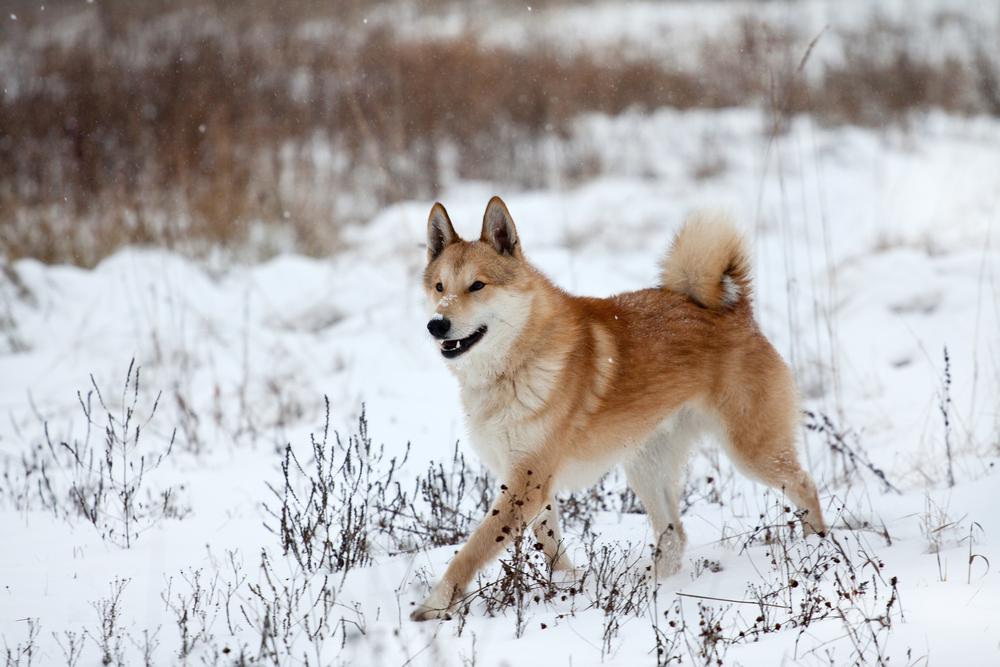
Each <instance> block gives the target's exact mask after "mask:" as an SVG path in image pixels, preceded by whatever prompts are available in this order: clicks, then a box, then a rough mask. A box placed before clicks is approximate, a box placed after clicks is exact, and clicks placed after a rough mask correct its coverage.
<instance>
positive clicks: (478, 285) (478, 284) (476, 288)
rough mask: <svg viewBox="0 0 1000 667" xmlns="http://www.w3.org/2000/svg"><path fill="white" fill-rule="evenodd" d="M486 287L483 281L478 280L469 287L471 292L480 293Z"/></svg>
mask: <svg viewBox="0 0 1000 667" xmlns="http://www.w3.org/2000/svg"><path fill="white" fill-rule="evenodd" d="M484 287H486V284H485V283H483V281H481V280H477V281H476V282H474V283H472V284H471V285H469V291H470V292H478V291H479V290H481V289H483V288H484Z"/></svg>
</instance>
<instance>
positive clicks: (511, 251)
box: [479, 197, 521, 257]
mask: <svg viewBox="0 0 1000 667" xmlns="http://www.w3.org/2000/svg"><path fill="white" fill-rule="evenodd" d="M479 240H480V241H483V242H484V243H489V244H490V245H491V246H493V248H494V249H495V250H496V251H497V252H498V253H500V254H501V255H505V254H506V255H510V256H511V257H520V256H521V244H520V243H519V242H518V238H517V228H516V227H514V219H513V218H511V217H510V211H508V210H507V205H506V204H504V203H503V200H502V199H500V197H494V198H493V199H491V200H490V203H489V204H487V205H486V213H484V214H483V231H482V234H480V236H479Z"/></svg>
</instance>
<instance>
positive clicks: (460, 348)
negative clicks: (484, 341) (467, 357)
mask: <svg viewBox="0 0 1000 667" xmlns="http://www.w3.org/2000/svg"><path fill="white" fill-rule="evenodd" d="M485 335H486V327H479V328H478V329H476V330H475V331H473V332H472V333H471V334H469V335H468V336H466V337H465V338H453V339H448V340H443V341H441V354H443V355H444V357H445V358H446V359H454V358H455V357H457V356H458V355H460V354H465V353H466V352H468V351H469V348H470V347H472V346H473V345H475V344H476V343H478V342H479V339H480V338H482V337H483V336H485Z"/></svg>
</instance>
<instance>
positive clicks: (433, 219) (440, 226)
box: [427, 203, 460, 263]
mask: <svg viewBox="0 0 1000 667" xmlns="http://www.w3.org/2000/svg"><path fill="white" fill-rule="evenodd" d="M458 240H460V239H459V237H458V234H456V233H455V228H454V227H452V226H451V218H449V217H448V211H446V210H444V206H442V205H441V204H440V203H437V204H434V206H433V207H432V208H431V214H430V215H429V216H428V217H427V261H428V263H429V262H433V261H434V259H435V258H436V257H437V256H438V255H440V254H441V251H442V250H444V249H445V248H447V247H448V246H450V245H451V244H452V243H455V242H456V241H458Z"/></svg>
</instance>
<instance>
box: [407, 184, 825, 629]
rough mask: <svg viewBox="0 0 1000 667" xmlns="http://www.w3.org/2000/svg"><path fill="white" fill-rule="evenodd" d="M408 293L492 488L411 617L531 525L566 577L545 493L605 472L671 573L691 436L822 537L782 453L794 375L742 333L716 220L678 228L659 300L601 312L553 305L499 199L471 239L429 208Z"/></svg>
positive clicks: (725, 228) (738, 284) (742, 252)
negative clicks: (777, 496)
mask: <svg viewBox="0 0 1000 667" xmlns="http://www.w3.org/2000/svg"><path fill="white" fill-rule="evenodd" d="M423 281H424V287H425V289H426V291H427V296H428V298H429V302H430V304H431V309H432V317H431V319H430V321H429V322H428V324H427V329H428V331H429V332H430V334H431V336H432V337H433V339H434V340H435V341H436V343H437V346H438V348H439V349H440V353H441V356H442V357H444V360H445V362H446V364H447V366H448V369H449V370H450V371H451V372H452V373H454V375H455V376H456V377H457V379H458V382H459V384H460V387H461V400H462V406H463V409H464V412H465V415H466V421H467V425H468V430H469V433H470V436H471V438H470V439H471V442H472V445H473V447H474V448H475V450H476V452H477V453H478V454H479V456H480V457H481V458H482V460H483V461H484V462H485V463H486V465H487V467H488V468H489V469H490V470H491V471H492V472H493V473H494V474H495V475H496V476H497V477H498V478H499V479H500V480H502V481H503V484H502V485H501V486H500V493H499V496H498V497H497V499H496V500H495V501H494V503H493V507H492V508H491V510H490V512H489V514H488V515H487V516H486V518H485V519H484V520H483V522H482V524H481V525H480V526H479V527H478V528H477V529H476V530H475V532H474V533H473V534H472V536H471V537H470V538H469V540H468V542H467V543H466V544H465V545H464V546H463V547H462V548H461V550H460V551H459V552H458V553H457V554H456V555H455V557H454V558H453V559H452V561H451V563H450V564H449V566H448V568H447V570H446V572H445V573H444V576H443V577H442V579H441V580H440V582H439V583H438V584H437V585H436V586H435V587H434V588H433V589H432V590H431V592H430V594H429V596H428V597H427V598H426V599H425V600H424V602H423V603H422V604H420V605H419V606H417V607H416V608H415V609H414V611H413V613H412V614H411V618H412V619H413V620H416V621H423V620H428V619H434V618H450V614H451V612H453V611H454V609H455V607H456V606H457V604H458V603H459V602H460V599H461V596H462V595H463V593H464V591H465V589H466V587H467V585H468V584H469V582H470V581H471V580H472V578H473V577H474V576H475V575H476V573H477V572H478V571H479V570H480V569H481V568H483V567H484V566H485V565H486V564H488V563H489V562H490V561H491V560H492V559H494V558H495V557H496V556H497V555H498V554H499V552H500V551H501V550H502V549H503V548H504V547H505V545H506V544H508V543H509V542H510V541H511V540H514V539H519V536H520V534H521V530H520V529H527V527H528V526H529V525H530V527H531V530H532V531H533V533H534V535H535V538H536V540H537V542H536V543H540V544H541V548H542V549H543V550H544V553H545V556H546V558H547V559H548V561H549V564H550V566H551V567H552V568H553V569H555V570H571V569H572V568H573V564H572V563H571V562H570V560H569V559H568V558H567V556H566V554H565V552H564V550H563V549H561V547H560V543H561V538H560V531H559V518H558V508H557V505H556V501H555V498H554V494H555V493H556V492H557V491H559V490H563V489H569V488H580V487H586V486H589V485H592V484H594V483H595V482H597V481H598V480H599V479H600V478H601V477H602V476H603V475H604V474H605V473H607V472H608V471H609V470H610V469H611V468H613V467H614V466H615V465H622V466H623V468H624V470H625V476H626V480H627V482H628V485H629V487H630V488H631V489H632V490H633V491H634V492H635V494H636V495H637V496H638V498H639V500H640V501H641V502H642V504H643V507H644V508H645V510H646V513H647V515H648V516H649V520H650V523H651V524H652V530H653V534H654V535H655V540H656V544H655V545H654V546H655V549H654V551H653V553H654V560H653V564H654V571H655V572H656V574H657V576H658V577H667V576H670V575H673V574H675V573H676V572H677V571H678V570H679V569H680V567H681V557H682V555H683V551H684V545H685V541H686V538H685V534H684V528H683V526H682V524H681V516H680V510H679V508H678V500H679V498H678V494H679V492H680V484H681V480H682V476H683V469H684V466H685V464H686V460H687V455H688V451H689V449H690V447H691V444H692V442H693V441H695V440H697V439H698V438H699V437H701V436H702V434H706V433H707V434H710V435H714V436H715V437H716V438H717V439H718V440H719V441H720V442H721V443H722V445H723V449H724V450H725V451H726V453H727V454H728V455H729V457H730V459H731V460H732V461H733V463H734V464H735V466H736V468H737V469H739V470H740V471H741V472H743V473H744V474H746V475H747V476H749V477H751V478H753V479H755V480H757V481H760V482H762V483H764V484H766V485H768V486H771V487H773V488H776V489H781V490H782V491H783V493H784V494H785V495H786V496H787V497H788V498H790V500H791V501H792V502H794V503H795V505H796V506H797V507H798V508H799V509H800V510H801V512H800V516H801V517H802V523H803V530H804V532H805V533H807V534H808V533H812V532H815V533H820V534H823V533H824V532H825V531H826V526H825V524H824V522H823V515H822V511H821V509H820V504H819V498H818V495H817V493H816V487H815V485H814V484H813V481H812V479H811V477H810V476H809V474H808V473H807V472H806V471H805V470H803V468H802V466H801V465H800V463H799V459H798V455H797V451H796V438H795V433H796V427H797V425H798V423H799V415H800V413H799V408H798V401H797V397H796V390H795V384H794V381H793V379H792V374H791V371H790V370H789V368H788V366H787V365H786V364H785V362H784V361H783V360H782V358H781V356H780V355H779V354H778V352H777V351H776V350H775V349H774V347H773V346H772V345H771V344H770V343H769V342H768V340H767V338H765V337H764V335H763V334H762V333H761V331H760V329H759V327H758V326H757V323H756V321H755V320H754V315H753V308H752V303H751V280H750V264H749V260H748V256H747V251H746V248H745V246H744V243H743V240H742V239H741V237H740V236H739V234H738V233H737V232H736V231H735V229H734V228H733V227H732V225H731V224H730V223H729V222H728V220H727V219H726V218H724V217H722V216H720V215H717V214H695V215H693V216H691V217H690V218H689V219H688V220H687V221H686V222H685V224H684V225H683V227H682V228H681V230H680V231H679V232H678V233H677V235H676V236H675V238H674V240H673V243H672V245H671V247H670V249H669V251H668V252H667V255H666V257H665V259H664V260H663V264H662V269H661V276H660V281H661V285H660V286H659V287H654V288H650V289H643V290H639V291H636V292H627V293H624V294H618V295H616V296H612V297H609V298H606V299H599V298H590V297H579V296H572V295H570V294H567V293H566V292H565V291H563V290H562V289H560V288H558V287H557V286H556V285H554V284H553V283H552V282H551V281H550V280H548V279H547V278H546V277H545V276H544V275H543V274H542V273H541V272H540V271H539V270H538V269H536V268H535V267H534V266H533V265H532V264H531V263H529V262H528V260H527V259H526V258H525V256H524V253H523V250H522V248H521V243H520V238H519V237H518V234H517V229H516V227H515V226H514V221H513V219H512V218H511V215H510V212H509V211H508V209H507V206H506V205H505V204H504V202H503V201H502V200H501V199H500V198H499V197H494V198H493V199H492V200H490V202H489V204H488V206H487V207H486V212H485V214H484V216H483V225H482V231H481V234H480V237H479V239H478V240H477V241H465V240H463V239H461V238H460V237H459V235H458V234H457V233H456V232H455V228H454V227H453V226H452V223H451V220H450V219H449V217H448V213H447V211H445V208H444V207H443V206H442V205H441V204H440V203H438V204H435V205H434V207H433V208H432V209H431V212H430V216H429V218H428V222H427V266H426V269H425V270H424V275H423Z"/></svg>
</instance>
